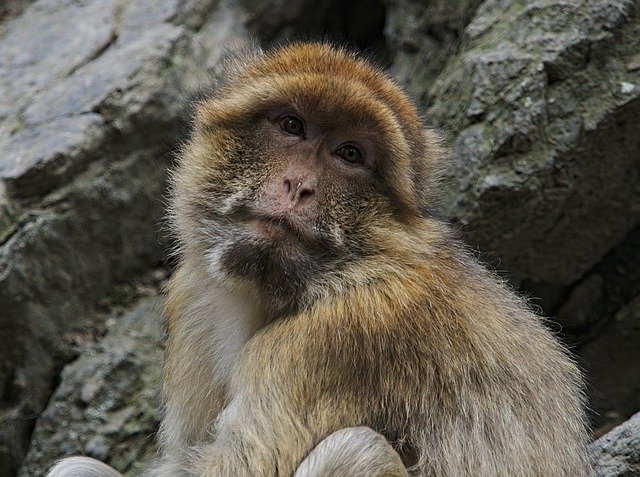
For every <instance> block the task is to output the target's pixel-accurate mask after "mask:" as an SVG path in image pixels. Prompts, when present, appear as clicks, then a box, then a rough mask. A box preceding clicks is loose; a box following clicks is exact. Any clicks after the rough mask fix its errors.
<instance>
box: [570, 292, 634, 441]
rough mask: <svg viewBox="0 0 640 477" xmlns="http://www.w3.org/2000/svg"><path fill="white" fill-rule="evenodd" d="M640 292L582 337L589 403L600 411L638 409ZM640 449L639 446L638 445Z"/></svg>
mask: <svg viewBox="0 0 640 477" xmlns="http://www.w3.org/2000/svg"><path fill="white" fill-rule="evenodd" d="M638 343H640V295H638V296H636V297H635V298H634V299H632V300H631V301H630V302H629V303H628V304H627V305H625V306H623V307H622V308H621V309H620V310H618V311H617V312H616V313H615V314H613V315H612V316H610V317H609V318H608V319H607V320H603V321H602V322H601V323H600V326H599V330H598V333H597V334H596V335H595V336H594V337H592V338H591V339H585V341H584V342H583V343H582V344H581V346H580V354H581V357H582V359H583V360H584V362H585V363H586V367H587V370H588V373H589V374H588V376H589V381H590V404H591V406H592V407H593V408H595V409H597V410H598V411H599V413H601V414H606V413H608V412H616V413H622V415H625V416H629V415H631V414H632V413H634V412H636V411H637V410H638V409H640V346H638ZM638 452H640V448H638Z"/></svg>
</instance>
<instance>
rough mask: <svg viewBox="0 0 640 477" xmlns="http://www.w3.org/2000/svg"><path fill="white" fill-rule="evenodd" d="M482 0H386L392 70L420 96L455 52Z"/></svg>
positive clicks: (386, 30)
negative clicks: (458, 0)
mask: <svg viewBox="0 0 640 477" xmlns="http://www.w3.org/2000/svg"><path fill="white" fill-rule="evenodd" d="M481 3H482V2H481V0H467V1H464V2H450V1H448V0H436V1H429V2H421V1H415V0H387V1H386V4H387V19H386V22H385V37H386V39H387V42H388V44H389V48H390V50H391V54H392V58H393V64H392V66H391V71H392V73H393V74H394V76H396V77H397V78H398V80H399V81H400V82H402V83H404V84H405V85H407V86H408V87H409V88H411V89H412V90H413V91H415V92H417V93H418V94H419V96H420V98H423V97H424V96H425V93H426V90H425V88H424V85H425V84H430V83H431V82H432V81H433V80H434V79H435V78H436V76H437V75H438V74H439V73H440V72H441V71H442V69H443V68H444V66H445V64H446V62H447V60H448V59H449V57H450V56H451V55H453V54H454V53H455V51H456V49H457V47H458V44H459V42H460V40H461V37H462V36H463V33H464V29H465V27H466V26H467V25H468V23H469V22H470V21H471V19H472V18H473V15H474V13H475V11H476V9H477V8H478V6H479V5H480V4H481Z"/></svg>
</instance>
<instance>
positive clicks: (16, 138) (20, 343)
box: [0, 0, 640, 477]
mask: <svg viewBox="0 0 640 477" xmlns="http://www.w3.org/2000/svg"><path fill="white" fill-rule="evenodd" d="M638 15H640V11H638V7H637V2H634V1H633V0H576V1H564V0H536V1H531V2H518V1H516V0H484V1H481V0H469V1H464V2H446V1H442V0H436V1H430V2H426V3H425V2H423V1H419V0H385V1H384V2H377V1H375V2H369V1H365V0H354V1H352V2H341V1H338V0H322V1H320V2H317V1H316V2H312V1H310V0H293V1H289V2H283V1H281V0H269V1H266V2H262V1H255V0H241V1H239V2H234V1H231V0H221V1H213V0H185V1H179V0H159V1H150V0H149V1H145V0H132V1H122V0H103V1H98V0H88V1H82V2H79V1H75V0H11V1H9V2H5V3H4V4H3V5H2V6H0V51H1V52H2V54H1V55H0V310H2V311H1V312H0V330H1V333H0V477H3V476H13V475H15V474H16V472H17V470H18V468H19V467H20V465H22V468H21V470H20V475H21V476H28V475H39V474H40V473H41V472H43V470H44V469H45V467H46V466H48V465H49V464H50V461H51V460H52V459H55V458H57V457H59V456H62V455H65V454H69V453H81V454H85V455H86V454H89V455H94V456H97V457H99V458H101V459H103V460H107V461H108V462H110V463H111V464H113V465H115V466H116V467H117V468H119V469H120V470H122V471H123V472H127V473H131V472H133V473H136V471H137V469H136V467H135V465H134V462H138V461H139V462H144V461H145V460H147V459H148V458H149V456H150V455H151V453H152V444H151V439H149V436H150V435H151V434H152V433H153V428H154V426H155V423H156V419H157V416H156V412H155V410H156V409H157V405H158V403H157V401H156V392H157V390H158V389H159V384H158V383H157V382H155V381H158V380H159V377H158V373H159V371H158V369H159V368H158V366H159V361H160V358H159V353H160V344H159V339H158V336H157V335H156V334H153V333H155V332H153V333H152V332H151V328H149V327H148V326H147V325H149V322H148V321H146V320H147V319H146V318H143V316H147V315H148V316H153V317H154V318H149V319H152V320H158V319H159V318H158V317H157V313H156V312H155V311H153V310H152V307H151V305H150V303H149V302H142V303H141V304H140V305H139V306H138V307H137V308H135V309H134V310H132V311H131V313H130V314H128V315H126V316H125V317H124V318H122V322H121V323H120V324H119V325H118V326H117V327H116V328H115V329H113V330H112V331H111V333H110V334H108V335H107V337H105V338H104V340H103V341H101V342H100V343H99V344H97V345H95V346H91V345H89V346H88V345H87V343H88V342H91V341H92V340H93V339H95V337H96V336H97V335H99V334H100V333H101V332H102V331H103V330H104V328H105V320H104V316H108V315H109V313H107V314H106V315H105V314H104V313H99V314H97V313H95V309H96V304H98V303H100V302H101V300H103V299H104V298H109V297H110V301H109V303H114V302H117V291H114V290H116V289H115V288H114V286H116V285H117V284H118V283H121V282H128V281H131V280H135V278H134V277H135V276H136V275H138V274H140V273H143V272H144V271H146V270H148V269H150V268H151V267H155V266H157V265H158V264H159V263H161V262H162V260H163V259H164V257H165V256H166V252H165V247H166V240H165V239H164V237H165V236H166V233H165V232H163V231H162V230H161V223H162V215H163V210H162V196H163V193H164V188H165V177H166V170H167V167H168V166H169V164H170V162H171V155H172V151H173V150H175V148H176V147H177V144H178V141H179V137H180V134H181V124H182V123H183V118H184V116H185V114H184V109H185V105H186V104H187V98H188V97H189V95H190V94H191V93H192V92H194V91H195V89H196V88H197V86H198V85H199V84H203V83H206V81H207V80H208V77H209V75H211V74H215V72H216V65H217V64H218V63H219V61H220V59H221V57H222V56H223V54H224V50H225V48H227V47H233V46H237V45H241V44H244V43H246V42H247V40H248V39H249V38H250V37H252V36H253V38H254V39H255V40H257V41H258V42H259V43H262V44H265V45H267V44H269V43H271V42H278V41H282V40H284V39H286V38H289V37H291V36H292V35H293V36H295V35H296V34H300V33H303V34H304V33H305V32H314V31H315V32H331V33H333V34H335V36H337V37H339V38H340V37H341V38H345V39H347V40H349V41H350V42H351V43H352V44H355V45H358V46H360V47H362V48H366V49H368V50H369V51H370V52H371V53H372V54H374V55H375V56H376V58H378V60H379V61H380V62H382V63H389V64H390V65H391V66H390V69H391V71H392V73H393V74H395V75H396V76H397V77H398V79H399V81H401V82H402V83H404V84H406V85H407V87H408V88H409V89H410V90H411V92H412V93H413V95H414V96H415V97H416V99H417V100H418V101H419V104H420V106H421V107H422V109H423V110H424V112H425V117H426V119H427V121H428V122H429V123H430V124H432V125H433V126H435V127H437V128H439V129H440V130H442V132H443V134H444V136H445V140H446V142H447V144H448V145H449V146H450V148H451V160H452V167H451V168H450V169H449V171H448V173H447V177H446V181H445V186H446V190H445V193H444V195H443V198H442V210H443V214H444V215H445V216H447V217H448V218H450V219H451V220H452V221H453V222H454V224H456V225H457V226H458V227H459V228H460V230H461V232H462V233H463V235H464V236H465V237H466V239H467V240H468V241H469V242H470V243H471V244H472V245H473V246H474V247H475V246H477V247H478V249H479V250H481V251H482V252H483V253H484V254H487V255H484V258H485V260H486V261H488V262H490V263H491V264H494V265H495V266H497V267H498V268H499V269H500V270H504V271H506V273H507V276H508V278H509V279H510V280H511V281H512V283H513V284H514V286H517V287H520V288H521V289H522V290H523V291H524V292H525V293H529V294H530V295H531V296H532V297H534V298H536V299H538V300H539V301H537V302H536V303H537V304H539V305H540V306H541V307H542V308H543V311H544V313H545V314H548V315H556V316H557V320H558V322H559V323H560V325H561V326H562V333H563V334H562V337H563V338H565V339H567V340H568V342H569V343H570V344H571V345H572V346H573V347H574V348H575V349H576V350H577V351H578V352H579V359H580V361H581V364H582V365H583V367H584V368H585V370H586V373H587V377H588V382H589V386H590V388H589V390H588V393H589V397H590V399H591V406H592V407H593V409H594V410H595V411H596V412H597V414H596V415H594V423H595V424H596V425H600V424H603V423H605V421H606V420H608V419H609V417H611V419H609V420H611V421H615V420H624V419H625V418H628V417H630V416H631V415H632V414H633V413H634V412H636V411H638V410H639V409H640V401H639V400H638V396H639V395H640V393H639V392H638V391H639V390H640V369H639V368H638V363H639V362H640V355H639V353H638V351H637V350H638V349H640V333H639V331H638V322H639V320H640V315H639V314H638V313H639V310H640V304H639V303H640V302H639V300H640V205H639V204H640V135H639V134H638V133H637V132H638V131H639V130H640V19H639V17H638ZM107 308H108V307H107ZM78 353H81V357H80V358H78V359H77V360H75V361H73V363H72V364H70V365H68V366H67V367H65V368H64V371H63V372H62V374H61V375H59V373H60V369H61V368H62V367H63V366H64V364H65V363H68V362H70V361H71V360H73V359H74V358H75V357H76V356H77V354H78ZM57 382H59V383H60V384H59V385H57V384H56V383H57ZM154 382H155V383H154ZM52 393H53V394H52ZM47 401H49V404H48V405H47ZM45 406H46V409H45ZM38 416H40V417H39V419H38V421H37V425H36V417H38ZM636 421H637V417H636V418H634V420H633V421H630V424H629V423H628V424H626V425H625V426H626V427H622V428H618V429H616V430H614V431H613V432H612V433H611V434H608V435H607V436H608V437H607V438H608V439H609V440H607V441H603V440H602V439H600V440H599V441H597V443H596V444H594V447H593V449H594V452H595V454H594V455H596V456H597V458H598V459H599V469H600V470H599V472H600V473H601V474H600V475H635V474H633V472H636V473H637V468H634V467H632V465H637V459H636V460H635V461H633V459H635V457H633V456H634V455H635V456H637V454H634V452H637V449H639V448H640V446H639V445H638V444H637V442H636V441H634V440H633V439H632V438H630V437H629V438H627V437H625V436H631V435H633V434H627V433H631V432H636V433H637V430H636V431H633V429H635V427H637V426H636V424H635V422H636ZM34 426H35V431H34ZM634 426H635V427H634ZM621 429H623V430H621ZM624 429H627V430H624ZM603 439H604V438H603ZM616 443H620V444H616ZM27 449H30V450H29V454H28V457H27V458H26V460H24V455H25V453H26V452H27ZM620 449H623V450H620ZM624 449H627V450H624ZM622 455H626V456H627V457H624V458H622V457H620V456H622ZM621 459H622V460H625V459H626V460H625V462H626V463H625V464H624V465H627V464H628V468H629V469H631V470H630V472H632V473H631V474H628V473H627V474H625V473H624V472H627V471H626V470H620V469H622V467H615V465H617V464H615V465H614V463H617V462H621ZM631 462H636V463H635V464H631ZM616 469H618V470H616ZM616 472H618V473H616Z"/></svg>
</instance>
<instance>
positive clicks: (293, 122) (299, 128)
mask: <svg viewBox="0 0 640 477" xmlns="http://www.w3.org/2000/svg"><path fill="white" fill-rule="evenodd" d="M280 127H281V128H282V129H283V130H284V131H285V132H287V133H289V134H293V135H294V136H302V135H304V123H303V122H302V120H301V119H298V118H296V117H295V116H287V117H285V118H283V119H282V120H281V121H280Z"/></svg>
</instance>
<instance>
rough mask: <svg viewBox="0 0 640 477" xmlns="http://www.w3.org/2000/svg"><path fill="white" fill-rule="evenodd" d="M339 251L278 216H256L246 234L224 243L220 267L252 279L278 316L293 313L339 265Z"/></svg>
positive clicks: (229, 272)
mask: <svg viewBox="0 0 640 477" xmlns="http://www.w3.org/2000/svg"><path fill="white" fill-rule="evenodd" d="M338 256H339V251H338V250H337V249H336V247H335V245H334V244H332V243H331V241H330V240H327V239H324V238H320V237H315V236H311V235H310V234H307V233H305V232H304V231H301V230H297V229H295V228H294V227H293V226H291V224H287V223H286V222H283V221H280V220H277V219H270V218H268V219H263V218H260V219H255V220H251V221H249V222H248V223H247V224H246V228H245V233H244V234H243V235H242V236H241V237H240V238H237V239H236V240H234V241H233V242H231V243H227V245H226V246H225V247H224V252H223V253H222V254H221V256H220V267H221V268H222V270H223V271H224V272H225V273H227V274H228V275H230V276H232V277H235V278H240V279H242V280H249V281H251V282H253V283H254V284H255V285H256V286H257V288H258V290H259V292H260V293H261V294H262V295H263V296H264V297H265V298H266V300H267V302H268V303H269V304H270V305H271V306H272V308H273V311H274V313H275V314H277V315H282V314H288V313H293V312H295V311H296V310H297V309H298V307H299V306H300V305H301V304H302V302H303V301H305V296H306V291H307V290H308V289H309V287H310V286H312V285H314V284H315V283H316V282H317V281H318V277H322V276H324V275H326V274H327V273H328V272H330V271H331V270H334V269H336V268H337V267H338V263H339V260H338V259H337V257H338Z"/></svg>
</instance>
